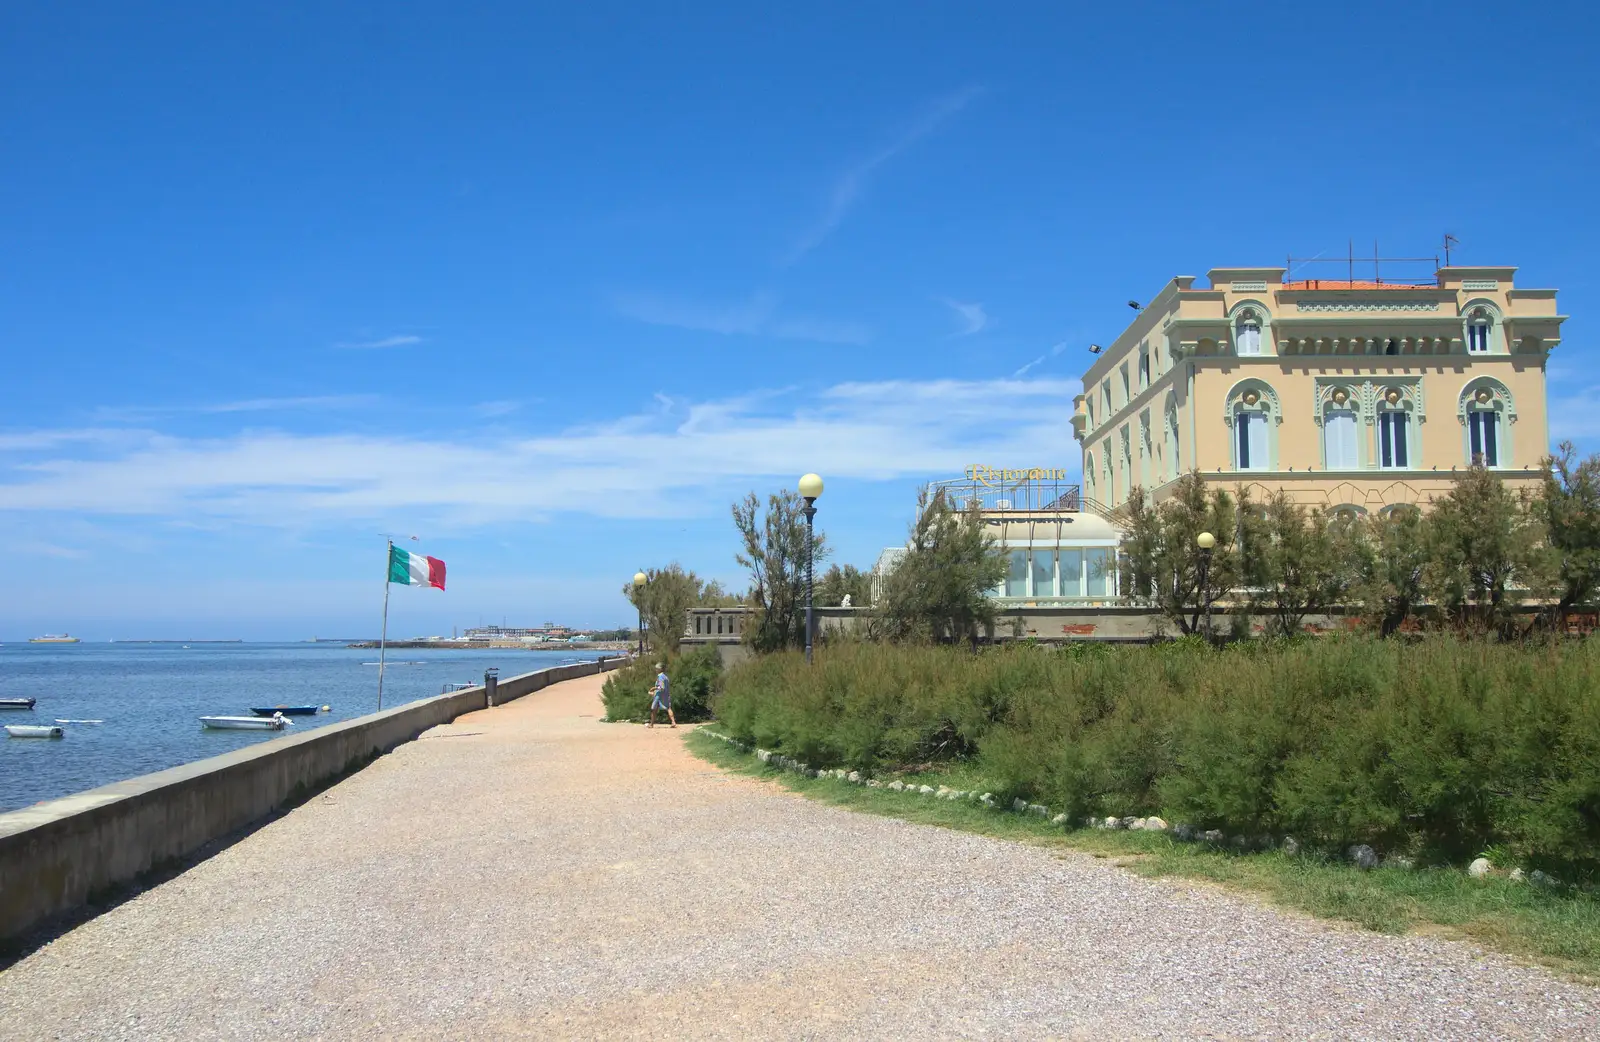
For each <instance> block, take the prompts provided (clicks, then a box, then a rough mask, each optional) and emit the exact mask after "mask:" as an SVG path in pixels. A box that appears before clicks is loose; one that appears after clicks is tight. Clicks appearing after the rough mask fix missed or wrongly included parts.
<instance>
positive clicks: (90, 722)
mask: <svg viewBox="0 0 1600 1042" xmlns="http://www.w3.org/2000/svg"><path fill="white" fill-rule="evenodd" d="M56 723H58V724H103V723H105V721H104V720H63V719H61V718H60V717H57V718H56Z"/></svg>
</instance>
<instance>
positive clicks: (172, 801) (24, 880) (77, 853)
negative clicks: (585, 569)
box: [0, 658, 624, 939]
mask: <svg viewBox="0 0 1600 1042" xmlns="http://www.w3.org/2000/svg"><path fill="white" fill-rule="evenodd" d="M623 661H624V660H623V659H621V658H615V659H605V660H603V661H600V662H580V663H575V664H573V665H567V666H555V667H553V668H550V669H541V670H535V671H534V672H531V673H524V674H522V675H520V676H515V677H507V678H506V679H504V680H502V681H500V683H499V685H498V687H497V689H496V691H495V704H497V705H500V704H504V703H506V702H510V701H513V700H515V699H518V698H521V697H523V696H525V695H529V694H532V693H533V692H535V691H538V690H540V689H541V688H544V687H548V686H549V685H551V684H556V683H560V682H561V681H563V680H572V679H574V678H576V677H586V676H593V675H594V674H596V673H601V672H605V671H607V670H611V669H615V668H617V667H618V666H619V665H621V664H622V662H623ZM483 708H485V694H484V689H483V688H482V687H472V688H466V689H464V690H462V691H455V692H451V693H450V694H447V695H439V696H437V697H435V698H428V699H424V700H423V701H420V702H412V703H410V704H409V705H403V706H399V707H397V708H394V709H386V710H384V711H383V712H381V713H374V714H372V715H370V716H363V717H358V718H357V719H355V720H346V721H344V722H343V723H338V724H330V725H328V726H327V727H321V728H318V729H316V730H314V731H309V732H306V733H305V734H297V735H290V736H287V737H283V738H276V739H272V740H270V741H266V742H262V743H260V744H259V745H253V746H250V747H249V748H247V749H238V750H235V751H233V752H231V753H224V754H223V755H221V756H213V757H210V758H209V759H205V760H196V761H195V762H194V763H188V764H183V765H182V766H179V767H172V768H168V769H167V770H164V771H157V772H155V773H154V774H146V775H142V776H140V777H137V778H129V779H127V780H126V781H120V782H114V783H112V784H110V785H103V786H101V787H100V788H98V789H90V790H88V791H87V792H80V793H77V794H75V795H72V796H64V797H62V798H61V799H58V800H49V801H46V802H44V803H39V804H35V805H34V806H32V807H27V808H24V809H23V810H17V811H12V812H10V813H7V814H0V939H3V938H12V937H16V936H18V935H20V934H24V933H26V932H27V931H28V930H29V929H31V928H33V927H35V926H37V925H39V924H40V923H41V922H43V921H44V920H46V919H48V918H50V917H51V916H54V915H58V914H60V913H62V912H66V911H69V910H71V909H73V908H77V907H78V906H80V905H83V904H84V903H86V902H88V901H89V900H90V899H91V898H92V897H93V896H94V895H96V894H98V893H100V892H102V891H105V890H107V889H108V888H111V887H115V886H117V885H118V884H121V883H127V882H130V881H132V880H134V879H136V878H137V877H138V876H139V875H140V874H141V873H144V872H147V871H149V870H150V869H152V868H159V867H161V866H163V865H166V864H170V863H172V862H174V861H176V860H178V859H180V858H183V857H185V856H187V855H189V854H192V853H193V852H195V851H196V850H199V849H200V848H201V847H203V846H204V845H205V844H207V843H209V842H211V841H212V840H215V839H218V838H220V837H223V836H226V835H228V834H229V833H231V832H234V831H235V830H237V829H241V828H243V827H245V826H246V825H249V824H250V823H251V822H254V821H258V820H260V819H261V818H263V817H265V816H267V815H268V814H270V813H272V812H273V811H274V810H276V809H277V808H278V807H280V806H282V805H283V804H284V803H285V802H288V801H291V800H294V799H298V798H303V797H304V796H306V795H309V794H310V793H311V792H314V791H315V790H316V789H317V788H318V787H319V786H321V785H323V784H325V783H327V782H328V781H330V780H333V779H335V778H338V777H340V776H341V775H343V774H346V773H348V772H350V771H353V770H358V769H360V768H361V767H364V766H366V764H368V763H370V762H371V761H372V760H373V759H374V758H376V757H377V756H379V755H381V754H383V753H386V752H388V751H389V750H391V749H393V748H394V747H395V746H397V745H401V744H404V743H405V742H409V741H411V740H412V739H414V738H416V737H417V736H418V735H419V734H421V733H422V732H424V731H426V730H427V729H428V728H430V727H435V726H437V725H439V724H443V723H449V722H450V721H451V720H454V719H455V718H456V717H458V716H460V715H461V714H463V713H470V712H473V711H475V710H479V709H483Z"/></svg>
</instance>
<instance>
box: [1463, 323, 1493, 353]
mask: <svg viewBox="0 0 1600 1042" xmlns="http://www.w3.org/2000/svg"><path fill="white" fill-rule="evenodd" d="M1467 350H1468V351H1471V352H1472V353H1474V354H1483V353H1485V352H1486V351H1488V350H1489V327H1488V326H1486V325H1484V326H1478V325H1472V326H1468V327H1467Z"/></svg>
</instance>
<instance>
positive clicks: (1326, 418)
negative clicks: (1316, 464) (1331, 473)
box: [1322, 387, 1361, 470]
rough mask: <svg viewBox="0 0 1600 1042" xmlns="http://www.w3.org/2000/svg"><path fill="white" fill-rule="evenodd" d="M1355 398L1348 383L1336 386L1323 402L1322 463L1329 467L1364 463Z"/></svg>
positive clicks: (1349, 466) (1329, 468) (1340, 467)
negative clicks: (1362, 460) (1347, 385)
mask: <svg viewBox="0 0 1600 1042" xmlns="http://www.w3.org/2000/svg"><path fill="white" fill-rule="evenodd" d="M1360 429H1361V428H1360V425H1359V424H1358V423H1357V422H1356V399H1355V395H1354V394H1352V393H1351V391H1350V388H1348V387H1335V388H1334V389H1333V390H1332V391H1331V392H1329V393H1328V396H1327V398H1326V399H1325V400H1324V402H1323V405H1322V465H1323V466H1324V467H1326V468H1327V469H1328V470H1356V469H1358V468H1359V467H1360V466H1361V442H1360V438H1359V436H1358V433H1357V432H1358V431H1359V430H1360Z"/></svg>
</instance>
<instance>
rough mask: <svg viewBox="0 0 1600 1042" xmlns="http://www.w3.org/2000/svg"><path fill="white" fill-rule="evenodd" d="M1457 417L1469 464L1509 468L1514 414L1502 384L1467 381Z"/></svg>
mask: <svg viewBox="0 0 1600 1042" xmlns="http://www.w3.org/2000/svg"><path fill="white" fill-rule="evenodd" d="M1456 414H1457V416H1458V417H1459V418H1460V420H1461V424H1462V427H1463V428H1464V430H1463V432H1462V438H1463V441H1464V445H1463V448H1464V449H1465V452H1466V459H1467V463H1468V464H1481V465H1482V466H1485V467H1506V466H1510V465H1511V459H1512V457H1511V424H1513V423H1515V422H1516V419H1517V410H1516V408H1515V405H1514V403H1513V402H1512V400H1511V392H1510V391H1508V390H1506V386H1505V384H1502V383H1501V382H1500V381H1498V380H1493V379H1490V378H1489V377H1479V378H1478V379H1476V380H1472V381H1470V382H1469V383H1468V384H1467V386H1466V387H1464V388H1462V390H1461V400H1460V402H1459V403H1458V405H1457V408H1456Z"/></svg>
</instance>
